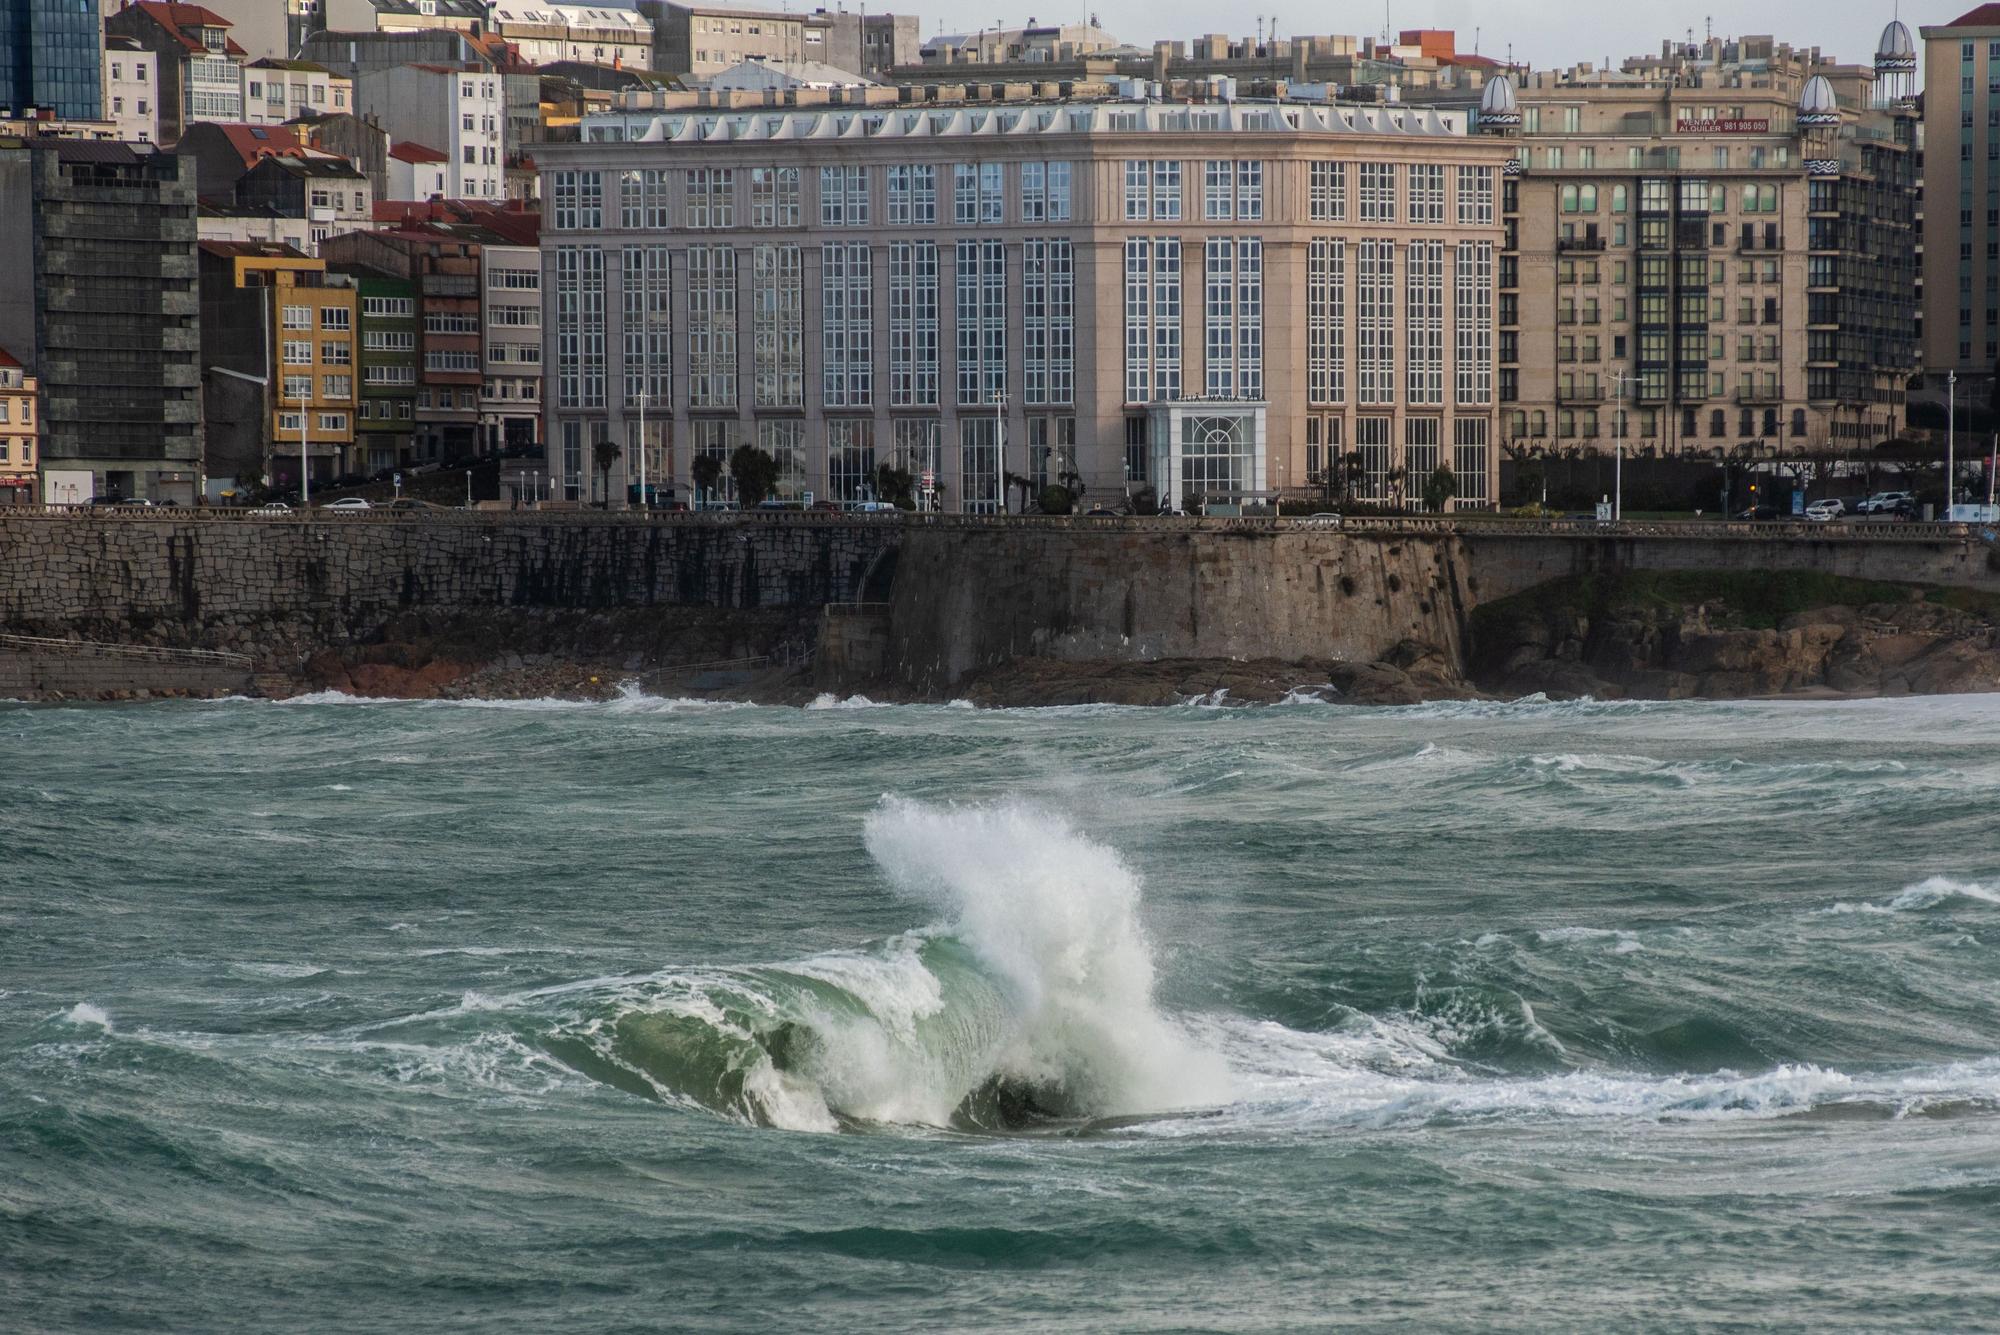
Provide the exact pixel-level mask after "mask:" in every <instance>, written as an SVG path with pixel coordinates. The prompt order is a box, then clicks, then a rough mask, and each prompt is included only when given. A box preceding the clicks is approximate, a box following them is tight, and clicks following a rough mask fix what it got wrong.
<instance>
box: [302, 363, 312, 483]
mask: <svg viewBox="0 0 2000 1335" xmlns="http://www.w3.org/2000/svg"><path fill="white" fill-rule="evenodd" d="M311 395H312V377H311V376H310V375H308V376H307V377H306V387H305V388H304V389H302V390H300V391H299V508H300V509H301V510H303V509H306V508H308V507H309V506H311V505H312V463H311V461H310V460H308V459H307V458H306V400H307V399H308V398H309V397H311Z"/></svg>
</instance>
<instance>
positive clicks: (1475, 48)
mask: <svg viewBox="0 0 2000 1335" xmlns="http://www.w3.org/2000/svg"><path fill="white" fill-rule="evenodd" d="M1472 54H1473V55H1475V56H1476V55H1478V54H1479V26H1478V25H1477V24H1474V25H1473V28H1472Z"/></svg>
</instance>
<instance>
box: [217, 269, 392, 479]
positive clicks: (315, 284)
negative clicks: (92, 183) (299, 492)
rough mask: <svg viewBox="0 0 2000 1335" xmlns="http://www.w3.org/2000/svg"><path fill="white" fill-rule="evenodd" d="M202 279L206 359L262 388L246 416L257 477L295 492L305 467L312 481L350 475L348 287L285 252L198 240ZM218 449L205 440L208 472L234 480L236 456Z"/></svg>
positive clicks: (353, 317)
mask: <svg viewBox="0 0 2000 1335" xmlns="http://www.w3.org/2000/svg"><path fill="white" fill-rule="evenodd" d="M201 282H202V314H203V316H204V317H205V319H204V322H203V329H202V350H203V361H204V363H205V364H206V365H208V366H209V367H211V368H213V367H217V366H221V367H227V368H230V369H232V370H235V371H238V372H243V373H247V374H251V375H256V376H260V377H261V378H262V380H263V382H264V383H263V388H264V393H263V395H262V396H261V398H262V401H261V404H260V410H259V411H258V412H257V414H256V415H255V417H254V418H252V419H251V420H252V421H254V423H255V425H256V432H257V442H256V443H257V447H258V449H259V451H260V453H261V455H262V459H261V463H262V473H263V476H265V477H266V478H268V479H269V480H270V483H271V485H273V486H276V487H282V488H292V487H296V486H298V484H299V478H300V473H301V466H302V463H303V466H304V468H305V470H306V475H307V476H309V477H310V478H311V479H312V480H313V481H314V482H315V483H324V482H331V481H333V479H335V478H336V477H343V476H347V475H349V474H350V473H352V472H354V471H355V469H356V467H357V465H356V461H355V451H354V425H355V411H356V404H357V398H356V394H355V326H356V322H357V316H358V314H359V300H358V297H357V294H356V291H355V285H354V281H353V280H352V279H351V278H349V277H348V276H347V275H345V274H339V273H329V272H328V271H327V266H326V263H325V262H324V261H323V260H319V259H315V258H313V257H311V256H308V255H305V254H302V253H300V252H299V251H297V250H294V249H292V248H291V247H289V246H281V245H268V244H256V243H230V242H212V241H204V242H203V243H202V244H201ZM251 366H255V367H257V368H258V369H256V370H248V368H249V367H251ZM212 416H213V415H212ZM220 425H221V424H220V423H217V422H214V421H212V422H211V426H212V427H214V428H219V427H220ZM216 434H217V435H218V437H220V436H221V431H220V430H219V429H218V430H217V433H216ZM225 450H226V445H225V441H224V440H223V439H220V438H218V439H216V440H212V441H211V442H210V452H209V457H210V467H209V471H210V473H211V474H218V475H220V474H233V475H237V476H240V475H241V474H242V473H243V471H244V469H243V462H242V460H241V459H240V458H235V457H232V458H229V459H227V460H225V459H224V457H223V456H224V454H225Z"/></svg>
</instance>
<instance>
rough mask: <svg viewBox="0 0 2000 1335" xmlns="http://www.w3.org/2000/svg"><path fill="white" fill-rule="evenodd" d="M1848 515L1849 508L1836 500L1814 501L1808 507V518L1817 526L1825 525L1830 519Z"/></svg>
mask: <svg viewBox="0 0 2000 1335" xmlns="http://www.w3.org/2000/svg"><path fill="white" fill-rule="evenodd" d="M1846 513H1847V507H1846V506H1845V505H1843V504H1841V503H1840V502H1839V501H1836V500H1824V501H1814V502H1813V503H1812V504H1811V505H1808V506H1807V507H1806V518H1807V519H1810V520H1812V521H1813V522H1814V523H1816V524H1824V523H1825V522H1826V521H1827V520H1829V519H1838V518H1840V517H1841V516H1842V515H1844V514H1846Z"/></svg>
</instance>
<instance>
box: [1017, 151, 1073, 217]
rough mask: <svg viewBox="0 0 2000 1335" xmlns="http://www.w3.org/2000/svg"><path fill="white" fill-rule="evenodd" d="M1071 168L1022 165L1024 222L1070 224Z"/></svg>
mask: <svg viewBox="0 0 2000 1335" xmlns="http://www.w3.org/2000/svg"><path fill="white" fill-rule="evenodd" d="M1069 177H1070V168H1069V164H1068V163H1067V162H1024V163H1022V164H1021V221H1022V222H1068V221H1069V219H1070V190H1069Z"/></svg>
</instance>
